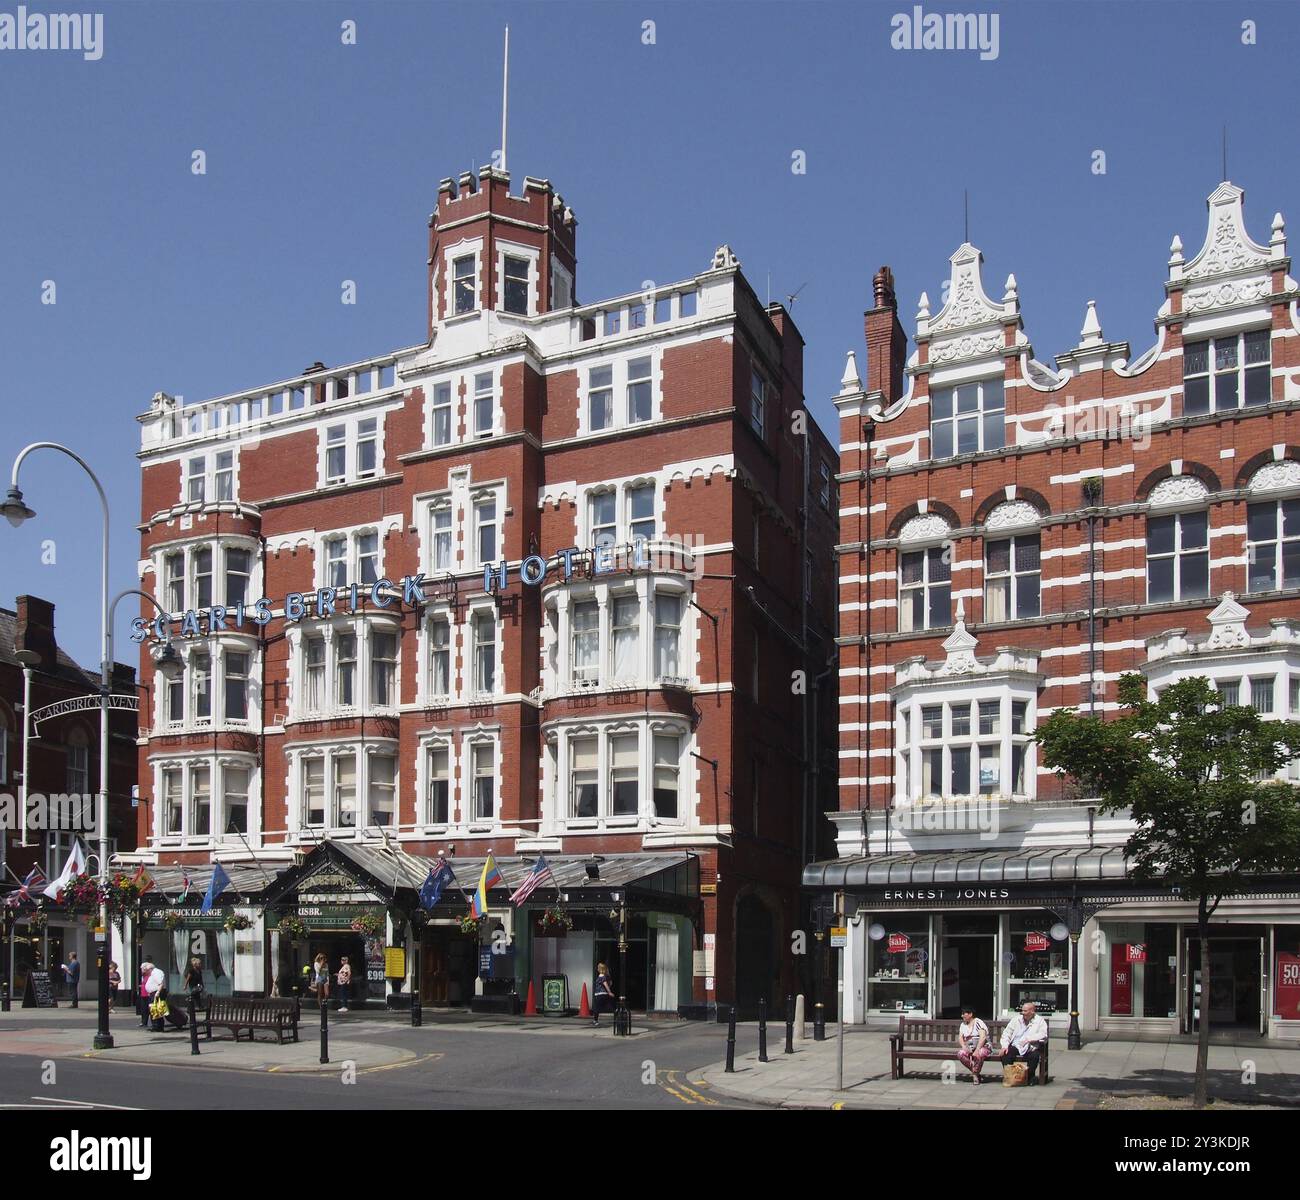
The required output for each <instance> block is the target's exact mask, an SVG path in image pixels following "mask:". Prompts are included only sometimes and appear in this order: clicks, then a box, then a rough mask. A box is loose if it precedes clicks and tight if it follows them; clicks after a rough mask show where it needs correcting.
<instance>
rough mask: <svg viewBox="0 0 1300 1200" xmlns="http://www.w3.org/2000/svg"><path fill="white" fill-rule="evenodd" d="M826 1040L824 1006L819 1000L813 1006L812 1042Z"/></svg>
mask: <svg viewBox="0 0 1300 1200" xmlns="http://www.w3.org/2000/svg"><path fill="white" fill-rule="evenodd" d="M825 1040H826V1006H825V1005H824V1004H822V1002H821V1001H820V1000H818V1001H817V1003H816V1004H814V1005H813V1041H814V1042H824V1041H825Z"/></svg>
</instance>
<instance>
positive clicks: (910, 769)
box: [896, 694, 1033, 800]
mask: <svg viewBox="0 0 1300 1200" xmlns="http://www.w3.org/2000/svg"><path fill="white" fill-rule="evenodd" d="M1028 711H1029V703H1028V701H1027V700H1016V699H1011V698H1009V697H1007V696H1005V694H1004V695H1002V696H986V697H975V698H972V699H965V698H963V699H952V700H938V699H936V700H934V701H931V702H918V701H913V702H912V704H910V705H900V707H899V711H898V716H899V752H898V763H897V769H898V779H897V781H896V787H897V790H898V792H899V794H900V795H901V796H905V797H910V798H911V799H912V800H938V799H950V798H964V797H972V796H1031V795H1032V794H1033V793H1032V790H1030V789H1028V788H1027V785H1026V763H1027V757H1028V752H1029V746H1030V741H1031V733H1032V731H1031V729H1030V728H1029V724H1028Z"/></svg>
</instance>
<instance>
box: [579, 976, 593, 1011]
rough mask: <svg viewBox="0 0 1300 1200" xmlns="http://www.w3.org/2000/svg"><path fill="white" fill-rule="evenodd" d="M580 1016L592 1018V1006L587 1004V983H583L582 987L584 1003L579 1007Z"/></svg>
mask: <svg viewBox="0 0 1300 1200" xmlns="http://www.w3.org/2000/svg"><path fill="white" fill-rule="evenodd" d="M578 1016H580V1017H590V1016H591V1005H590V1004H589V1003H588V1002H587V985H586V983H583V985H582V1003H581V1004H579V1005H578Z"/></svg>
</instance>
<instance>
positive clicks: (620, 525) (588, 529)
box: [573, 474, 667, 549]
mask: <svg viewBox="0 0 1300 1200" xmlns="http://www.w3.org/2000/svg"><path fill="white" fill-rule="evenodd" d="M639 487H652V488H653V489H654V523H655V537H654V540H656V541H658V540H662V539H663V538H664V537H665V533H664V529H665V521H666V517H665V509H666V506H667V496H666V495H665V488H664V486H663V484H662V483H661V482H660V480H659V478H658V476H657V475H653V474H652V475H629V476H625V477H624V478H622V479H607V480H602V481H601V482H600V483H590V484H584V485H583V486H582V487H581V489H580V491H579V500H578V504H577V505H576V506H575V507H576V509H577V512H576V514H575V515H576V525H577V529H576V530H575V538H574V543H573V544H574V545H575V546H578V547H579V548H580V549H594V547H595V544H596V539H595V535H594V534H593V532H592V526H593V521H592V501H593V498H594V497H596V496H598V495H600V494H602V493H605V492H614V493H615V494H616V496H617V500H616V501H615V505H614V512H615V520H616V522H617V528H616V531H615V544H616V545H618V546H626V545H629V544H630V543H631V541H632V533H631V524H632V514H631V500H630V496H629V493H630V492H631V491H632V490H633V489H634V488H639Z"/></svg>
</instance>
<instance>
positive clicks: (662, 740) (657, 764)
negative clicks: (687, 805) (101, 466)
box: [651, 733, 682, 821]
mask: <svg viewBox="0 0 1300 1200" xmlns="http://www.w3.org/2000/svg"><path fill="white" fill-rule="evenodd" d="M681 753H682V751H681V738H679V737H676V736H669V735H666V734H661V733H657V734H655V736H654V766H653V769H654V778H653V780H652V784H651V786H652V787H653V788H654V793H653V799H654V813H655V816H656V817H658V818H659V819H660V820H662V821H675V820H677V811H678V807H677V792H678V773H679V770H680V768H679V763H680V761H681Z"/></svg>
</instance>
